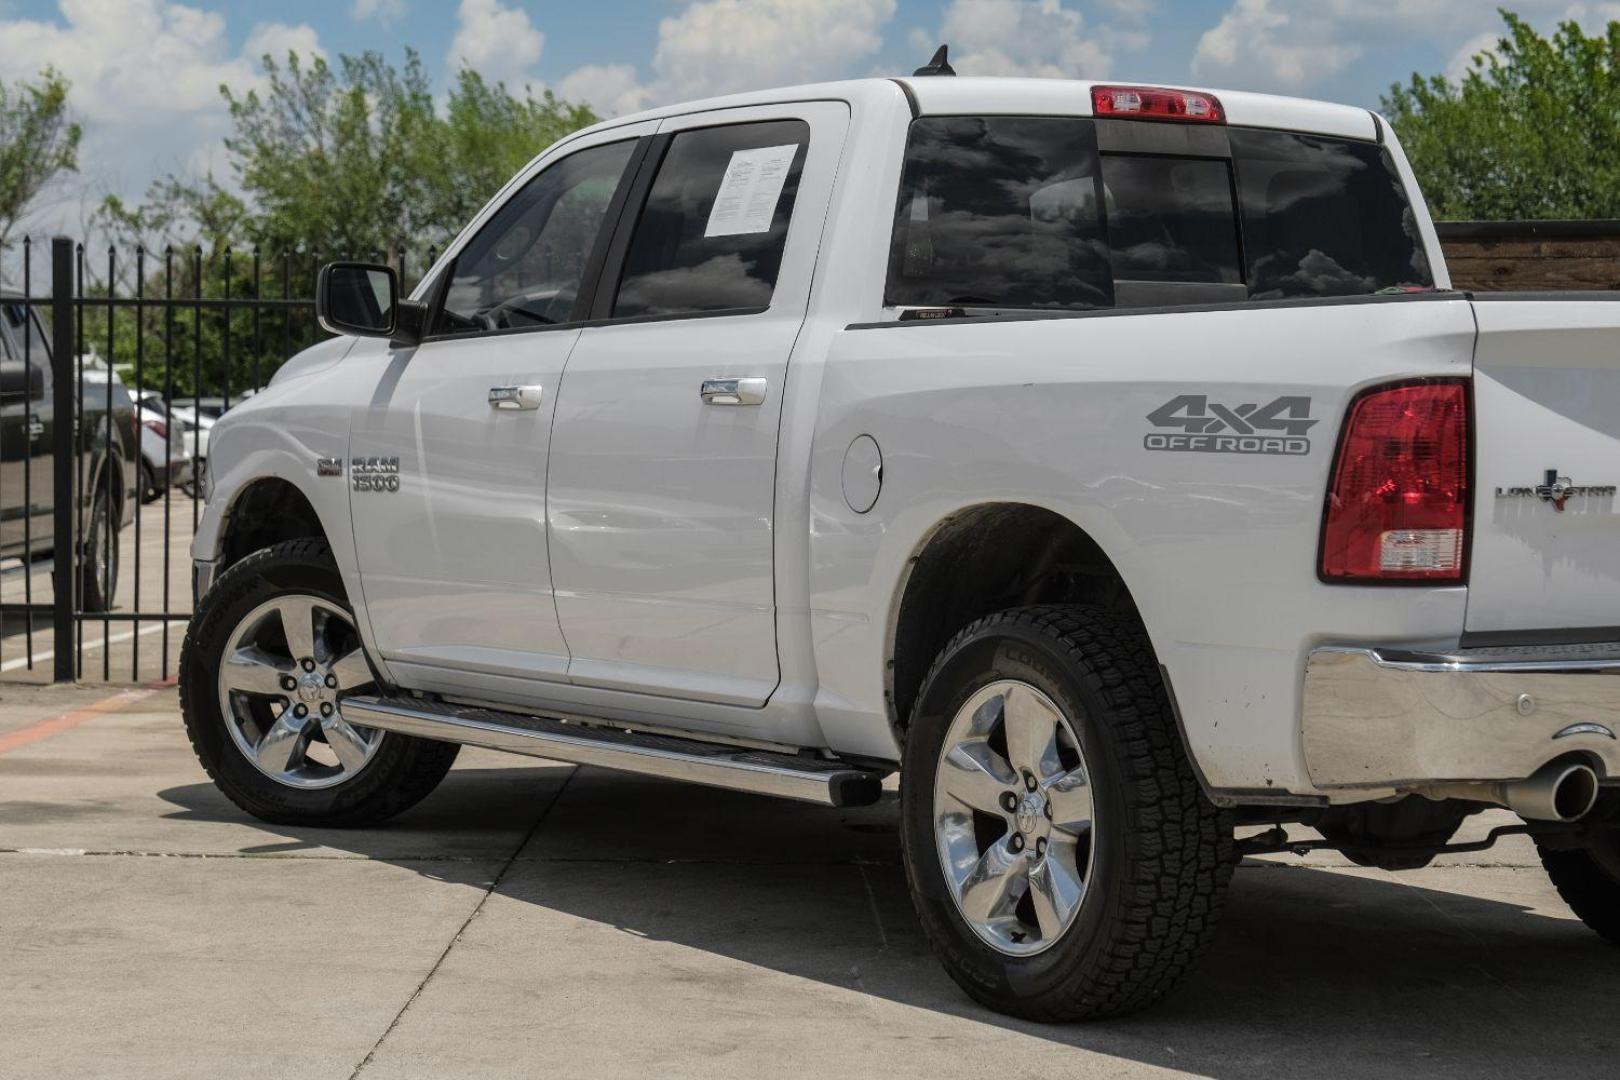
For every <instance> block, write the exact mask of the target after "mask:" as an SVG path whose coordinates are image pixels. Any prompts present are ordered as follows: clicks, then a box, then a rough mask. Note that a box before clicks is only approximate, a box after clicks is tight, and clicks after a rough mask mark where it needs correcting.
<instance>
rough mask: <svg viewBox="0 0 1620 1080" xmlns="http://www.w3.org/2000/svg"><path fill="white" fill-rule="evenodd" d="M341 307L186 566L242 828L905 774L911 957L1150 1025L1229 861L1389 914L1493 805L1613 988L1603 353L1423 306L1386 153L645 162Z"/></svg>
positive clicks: (1589, 325)
mask: <svg viewBox="0 0 1620 1080" xmlns="http://www.w3.org/2000/svg"><path fill="white" fill-rule="evenodd" d="M319 293H320V295H319V304H320V313H321V317H322V319H323V321H324V324H325V326H326V327H327V328H328V329H330V330H332V331H334V332H337V333H338V334H340V335H341V336H339V337H337V338H336V339H333V340H329V341H326V342H324V343H323V344H320V345H317V346H315V347H314V348H312V349H310V350H308V351H307V352H305V353H303V354H301V355H300V356H298V357H296V358H295V359H293V360H292V361H290V362H289V363H288V364H287V365H286V366H285V367H284V368H283V369H282V370H281V372H280V373H279V374H278V375H277V377H276V379H275V380H274V382H273V384H272V385H271V386H270V387H269V388H268V389H266V390H265V391H263V392H262V393H260V394H258V395H256V396H255V397H253V398H251V399H249V400H247V401H244V402H243V403H242V404H241V405H240V406H238V407H237V408H236V409H235V410H233V411H232V412H231V413H229V414H228V415H227V416H226V417H225V418H224V419H222V420H221V421H220V422H219V424H218V426H216V427H215V428H214V430H213V432H212V447H211V455H210V477H209V480H208V484H209V492H208V505H207V511H206V514H205V515H204V517H203V521H202V526H201V530H200V531H199V533H198V534H197V537H196V542H195V547H194V557H195V569H196V582H197V590H198V594H199V597H200V601H199V604H200V606H199V608H198V613H197V616H196V618H195V619H194V620H193V622H192V625H191V628H190V634H189V636H188V638H187V642H186V647H185V651H184V659H183V667H182V683H181V693H182V699H183V703H184V710H185V719H186V725H187V728H188V730H189V732H190V736H191V739H192V742H193V743H194V745H195V747H196V750H197V753H198V755H199V757H200V758H201V759H202V762H203V764H204V765H205V766H206V768H207V770H208V772H209V773H210V774H211V775H212V776H213V778H214V779H215V781H216V782H217V783H218V784H219V786H220V787H221V788H223V789H224V791H225V793H226V794H227V795H229V796H230V798H232V799H233V800H235V802H236V803H237V804H238V805H239V806H241V807H242V808H243V809H244V810H246V811H247V812H249V813H251V814H254V815H257V816H259V817H262V818H264V819H266V820H270V821H276V822H294V823H301V824H312V825H357V824H363V823H369V822H375V821H377V820H379V819H382V818H384V817H387V816H388V815H391V814H394V813H397V812H399V811H400V810H402V809H404V808H406V807H408V806H410V805H412V804H413V803H415V802H416V801H417V800H419V799H421V798H422V797H423V796H425V795H426V794H427V793H428V792H429V791H430V790H431V789H432V788H433V787H434V785H435V784H437V783H438V782H439V780H440V779H441V778H442V777H443V776H444V774H445V771H446V770H447V769H448V768H449V767H450V763H451V760H452V759H453V758H454V757H455V755H456V751H457V749H458V744H469V745H475V746H482V747H494V748H498V749H501V750H509V751H515V752H518V753H524V754H533V755H538V756H541V757H545V758H552V759H559V760H563V761H571V762H578V763H583V764H588V765H594V766H602V767H609V768H616V769H623V770H629V771H632V772H639V773H646V774H653V775H657V776H663V777H670V778H675V779H680V780H688V781H693V782H697V783H703V784H712V785H718V786H722V787H727V788H734V789H741V790H744V791H750V792H759V793H763V794H769V795H778V796H786V797H789V798H796V799H802V800H807V801H810V802H819V803H823V804H831V805H834V806H839V805H856V804H861V803H867V802H873V801H877V800H879V799H881V798H883V790H884V786H883V784H884V778H885V777H886V776H888V775H890V774H894V773H898V774H899V804H900V808H899V817H900V832H901V841H902V847H903V852H904V862H905V867H906V871H907V874H908V878H909V881H910V884H911V887H912V890H913V894H914V896H915V899H916V907H917V911H918V914H919V917H920V919H921V922H922V925H923V927H924V929H925V930H926V932H927V934H928V936H929V938H930V939H931V941H932V942H933V944H934V946H935V948H936V951H937V952H938V954H939V957H940V959H941V960H942V961H943V963H944V964H945V966H946V967H947V968H948V969H949V971H950V973H951V975H952V976H953V977H954V978H955V979H956V980H957V981H958V982H959V983H960V984H961V985H962V986H963V988H964V989H965V990H966V991H967V992H968V993H969V994H970V995H972V996H973V997H974V998H976V999H978V1000H979V1001H981V1002H983V1003H985V1004H987V1005H989V1006H991V1007H992V1008H995V1009H1000V1010H1004V1011H1006V1012H1009V1013H1013V1014H1017V1015H1020V1016H1025V1017H1031V1018H1037V1019H1054V1020H1055V1019H1076V1018H1084V1017H1098V1016H1106V1015H1112V1014H1117V1013H1121V1012H1124V1011H1127V1010H1130V1009H1133V1008H1137V1007H1140V1006H1142V1005H1144V1004H1146V1003H1148V1002H1150V1001H1152V1000H1154V999H1155V998H1157V997H1158V996H1159V995H1161V994H1162V993H1164V992H1165V991H1166V990H1167V989H1168V988H1169V987H1170V986H1171V984H1172V983H1173V982H1174V981H1175V980H1176V979H1177V978H1178V977H1179V976H1180V975H1181V974H1182V973H1183V972H1185V971H1186V969H1187V968H1188V965H1189V964H1190V963H1191V962H1192V961H1193V960H1194V959H1195V958H1196V956H1197V955H1198V953H1199V952H1200V951H1201V950H1202V949H1203V948H1204V947H1205V946H1206V945H1207V943H1208V942H1209V940H1210V937H1211V934H1212V932H1213V930H1214V927H1215V924H1216V922H1217V920H1218V918H1219V915H1220V911H1221V907H1222V902H1223V897H1224V894H1225V892H1226V889H1227V884H1228V881H1229V878H1230V876H1231V874H1232V870H1233V866H1234V863H1235V861H1236V860H1237V859H1238V858H1239V857H1240V856H1241V855H1243V854H1245V853H1258V852H1264V851H1287V850H1297V849H1299V848H1301V847H1306V846H1312V845H1314V846H1321V847H1331V848H1335V849H1338V850H1341V851H1343V852H1344V853H1345V854H1347V855H1349V856H1350V857H1351V858H1353V859H1355V860H1357V861H1359V862H1364V863H1367V864H1371V865H1377V866H1383V867H1390V868H1401V867H1411V866H1420V865H1423V864H1424V863H1426V862H1427V861H1428V860H1429V859H1431V858H1433V857H1434V856H1435V855H1436V854H1437V853H1441V852H1444V851H1447V850H1457V849H1458V847H1459V845H1456V844H1449V843H1448V842H1449V841H1450V840H1451V838H1452V837H1453V835H1454V833H1455V832H1456V830H1457V829H1458V826H1459V825H1460V824H1461V822H1462V821H1463V819H1464V818H1465V817H1466V816H1468V815H1470V814H1474V813H1477V812H1479V811H1482V810H1484V809H1486V808H1488V807H1507V808H1510V809H1511V810H1513V811H1515V812H1516V813H1517V814H1518V815H1519V817H1520V818H1522V819H1523V822H1524V824H1523V825H1514V826H1512V827H1511V831H1519V832H1527V833H1528V834H1529V835H1530V836H1531V837H1533V838H1534V840H1535V841H1536V843H1537V844H1538V845H1539V846H1540V847H1541V849H1542V852H1543V855H1544V858H1545V861H1546V864H1547V868H1548V870H1549V871H1550V872H1551V874H1552V877H1553V880H1554V881H1555V882H1556V883H1557V885H1558V887H1559V888H1560V890H1562V892H1563V895H1564V896H1565V897H1566V898H1567V899H1568V901H1569V903H1570V904H1571V906H1572V907H1573V908H1574V909H1575V911H1576V912H1578V913H1579V915H1580V916H1581V917H1582V918H1584V919H1585V920H1586V921H1587V922H1588V923H1589V924H1590V925H1591V926H1592V927H1593V928H1594V929H1596V930H1597V931H1598V932H1599V933H1601V934H1604V935H1605V936H1607V937H1609V938H1610V939H1611V940H1615V941H1620V787H1617V786H1616V785H1617V784H1620V743H1617V742H1616V738H1615V736H1616V729H1617V727H1620V644H1616V643H1617V642H1620V513H1617V507H1616V498H1615V484H1616V483H1617V482H1620V303H1616V302H1614V300H1613V299H1612V298H1610V297H1607V296H1580V297H1576V296H1557V295H1540V296H1526V295H1505V294H1498V295H1469V294H1466V293H1462V292H1458V291H1455V290H1453V289H1452V288H1451V286H1450V281H1449V279H1448V277H1447V274H1446V268H1445V264H1444V262H1443V261H1442V259H1441V255H1440V250H1439V247H1438V245H1437V243H1436V239H1435V231H1434V228H1433V225H1432V223H1431V221H1430V219H1429V215H1428V213H1427V212H1426V210H1425V208H1424V204H1423V200H1422V198H1421V196H1420V194H1419V192H1418V190H1417V187H1416V185H1415V183H1414V182H1413V178H1412V174H1411V171H1410V169H1409V167H1408V165H1407V163H1406V161H1405V159H1404V157H1403V156H1402V153H1401V149H1400V146H1399V145H1398V144H1397V142H1396V139H1395V136H1394V133H1393V132H1392V131H1391V130H1390V128H1389V126H1388V125H1387V124H1386V123H1385V122H1384V121H1382V120H1381V119H1380V118H1379V117H1377V116H1376V115H1374V114H1372V113H1369V112H1367V111H1366V110H1364V109H1356V108H1349V107H1342V106H1336V105H1328V104H1320V103H1314V102H1306V101H1298V100H1290V99H1284V98H1277V97H1267V96H1259V95H1254V94H1246V93H1208V92H1202V91H1191V90H1176V89H1164V88H1153V87H1140V86H1125V85H1103V84H1092V83H1086V82H1069V81H1055V80H1015V79H968V78H948V77H937V76H934V75H919V76H915V77H912V78H907V79H871V80H863V81H855V82H846V83H834V84H829V85H820V86H812V87H801V88H795V89H788V90H781V91H775V92H769V93H757V94H749V95H744V96H737V97H729V98H724V99H720V100H715V101H707V102H700V103H696V104H691V105H682V106H675V107H671V108H666V109H661V110H658V111H656V112H651V113H645V114H642V115H638V116H631V117H626V118H624V119H619V120H613V121H609V122H606V123H603V124H599V125H597V126H595V127H592V128H589V129H587V130H584V131H581V132H579V133H577V134H575V135H572V136H569V137H568V138H566V139H563V140H562V141H560V142H558V143H557V144H556V145H554V146H552V147H550V148H549V149H547V150H546V151H545V152H544V153H542V154H541V155H540V156H539V157H537V158H536V159H535V160H534V161H533V162H532V163H531V164H530V165H529V166H528V167H527V168H525V169H524V170H523V171H522V172H521V173H520V174H519V175H518V176H516V177H515V178H514V179H513V180H512V181H511V183H509V184H508V185H507V186H506V187H505V188H504V189H503V190H502V191H501V192H500V193H499V194H498V195H497V196H496V197H495V199H494V200H493V201H492V202H491V203H490V204H489V206H488V207H487V208H486V209H485V210H484V211H483V212H482V213H481V214H480V215H479V216H478V217H477V218H476V219H475V220H474V221H472V222H471V223H470V224H469V225H468V226H467V228H466V229H465V231H464V232H463V233H462V234H461V235H460V237H459V238H458V239H457V240H456V242H455V243H454V244H452V245H451V246H450V247H449V249H448V250H447V251H446V253H445V255H444V256H443V257H442V258H441V259H440V260H439V261H438V263H437V265H436V266H434V268H433V269H432V271H431V272H430V273H429V274H428V275H427V277H426V278H425V280H424V281H423V283H422V284H421V285H420V286H419V287H418V288H417V289H416V291H415V292H414V293H412V294H411V295H410V296H409V297H408V298H406V297H401V296H399V295H397V285H396V279H395V275H394V272H393V271H392V270H391V269H389V268H388V267H385V266H368V265H364V264H355V263H348V264H333V265H331V266H329V267H328V268H327V269H326V270H325V271H323V274H322V279H321V282H320V290H319ZM672 797H675V796H674V795H673V794H672ZM1257 825H1258V826H1269V828H1266V829H1265V830H1264V831H1258V830H1255V829H1252V828H1249V829H1243V833H1244V839H1243V840H1241V841H1238V840H1235V839H1234V836H1235V833H1236V832H1237V831H1238V830H1240V829H1242V827H1245V826H1257ZM1289 825H1297V826H1304V827H1308V828H1309V829H1312V830H1315V834H1314V835H1315V836H1316V837H1319V838H1318V839H1304V838H1303V834H1300V833H1297V832H1296V833H1295V834H1294V835H1293V836H1289V835H1288V833H1287V831H1286V828H1285V827H1286V826H1289Z"/></svg>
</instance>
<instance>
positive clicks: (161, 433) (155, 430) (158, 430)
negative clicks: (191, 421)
mask: <svg viewBox="0 0 1620 1080" xmlns="http://www.w3.org/2000/svg"><path fill="white" fill-rule="evenodd" d="M141 423H143V424H145V425H146V430H148V431H150V432H151V433H152V434H154V435H156V436H157V437H158V438H160V439H167V438H168V437H169V426H168V425H167V424H165V423H164V422H163V421H161V420H142V421H141Z"/></svg>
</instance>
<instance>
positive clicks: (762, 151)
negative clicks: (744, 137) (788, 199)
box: [703, 143, 799, 238]
mask: <svg viewBox="0 0 1620 1080" xmlns="http://www.w3.org/2000/svg"><path fill="white" fill-rule="evenodd" d="M798 152H799V144H798V143H788V144H787V145H785V146H761V147H757V148H755V149H753V150H738V151H736V152H735V153H733V154H732V155H731V162H730V164H728V165H727V166H726V175H725V176H724V177H722V178H721V180H720V191H719V193H718V194H717V195H715V197H714V207H713V208H712V209H711V210H710V211H709V224H708V227H707V228H705V229H704V230H703V235H704V237H706V238H707V237H711V236H743V235H745V234H748V233H762V232H770V231H771V220H772V219H773V218H774V217H776V200H777V199H778V198H780V197H781V194H782V186H783V185H784V184H786V183H787V178H788V171H789V170H790V169H792V168H793V158H794V155H795V154H797V153H798Z"/></svg>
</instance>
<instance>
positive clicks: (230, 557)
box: [219, 476, 330, 571]
mask: <svg viewBox="0 0 1620 1080" xmlns="http://www.w3.org/2000/svg"><path fill="white" fill-rule="evenodd" d="M312 538H318V539H322V540H327V541H328V542H330V537H329V536H328V535H327V532H326V528H325V526H324V525H322V524H321V518H320V515H319V514H318V513H316V511H315V507H314V505H313V504H312V503H311V502H310V501H309V498H308V496H306V495H305V494H304V493H303V492H302V491H300V490H299V488H298V486H297V485H296V484H294V483H292V482H291V481H289V480H286V479H283V478H282V477H279V476H266V477H261V478H260V479H257V480H254V481H252V482H251V483H248V484H244V485H243V486H242V488H241V489H240V490H239V491H237V493H236V496H235V498H233V499H232V500H231V504H230V506H229V507H227V508H226V510H225V514H224V519H223V523H222V525H221V528H220V542H219V552H220V566H219V569H220V570H221V571H223V570H224V569H225V568H226V567H228V566H230V565H231V564H232V563H235V562H237V561H238V560H240V559H243V558H245V557H246V556H248V555H251V554H253V552H255V551H258V550H259V549H261V548H267V547H271V546H273V545H275V544H279V543H281V542H282V541H284V540H303V539H312Z"/></svg>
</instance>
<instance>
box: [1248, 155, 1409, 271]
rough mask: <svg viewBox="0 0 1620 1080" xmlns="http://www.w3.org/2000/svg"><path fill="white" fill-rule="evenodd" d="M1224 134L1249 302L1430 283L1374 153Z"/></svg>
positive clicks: (1394, 183)
mask: <svg viewBox="0 0 1620 1080" xmlns="http://www.w3.org/2000/svg"><path fill="white" fill-rule="evenodd" d="M1231 136H1232V155H1233V158H1234V160H1235V161H1236V164H1237V170H1238V188H1239V190H1240V191H1241V192H1242V197H1243V233H1244V242H1245V246H1246V250H1247V254H1248V263H1249V289H1250V293H1251V294H1252V295H1253V296H1254V297H1255V298H1256V299H1272V298H1276V297H1286V296H1336V295H1349V294H1355V293H1371V292H1377V291H1378V290H1379V289H1388V288H1397V287H1400V286H1403V285H1409V286H1422V287H1432V286H1433V285H1434V275H1433V273H1432V272H1431V271H1430V269H1429V263H1428V259H1427V258H1426V257H1425V256H1424V253H1423V244H1422V242H1421V241H1420V240H1419V238H1418V229H1417V218H1416V216H1415V215H1414V214H1413V212H1412V206H1411V203H1410V202H1408V201H1407V198H1406V192H1405V191H1403V190H1402V188H1401V183H1400V176H1399V174H1398V173H1397V172H1396V171H1395V166H1394V163H1393V162H1392V161H1391V160H1390V158H1389V155H1388V153H1387V152H1386V151H1385V150H1384V149H1383V148H1382V147H1379V146H1374V145H1372V144H1371V143H1357V142H1349V141H1346V140H1342V139H1324V138H1317V137H1313V136H1309V135H1295V134H1291V133H1288V132H1281V131H1247V130H1243V129H1238V128H1234V129H1233V130H1232V132H1231Z"/></svg>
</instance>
